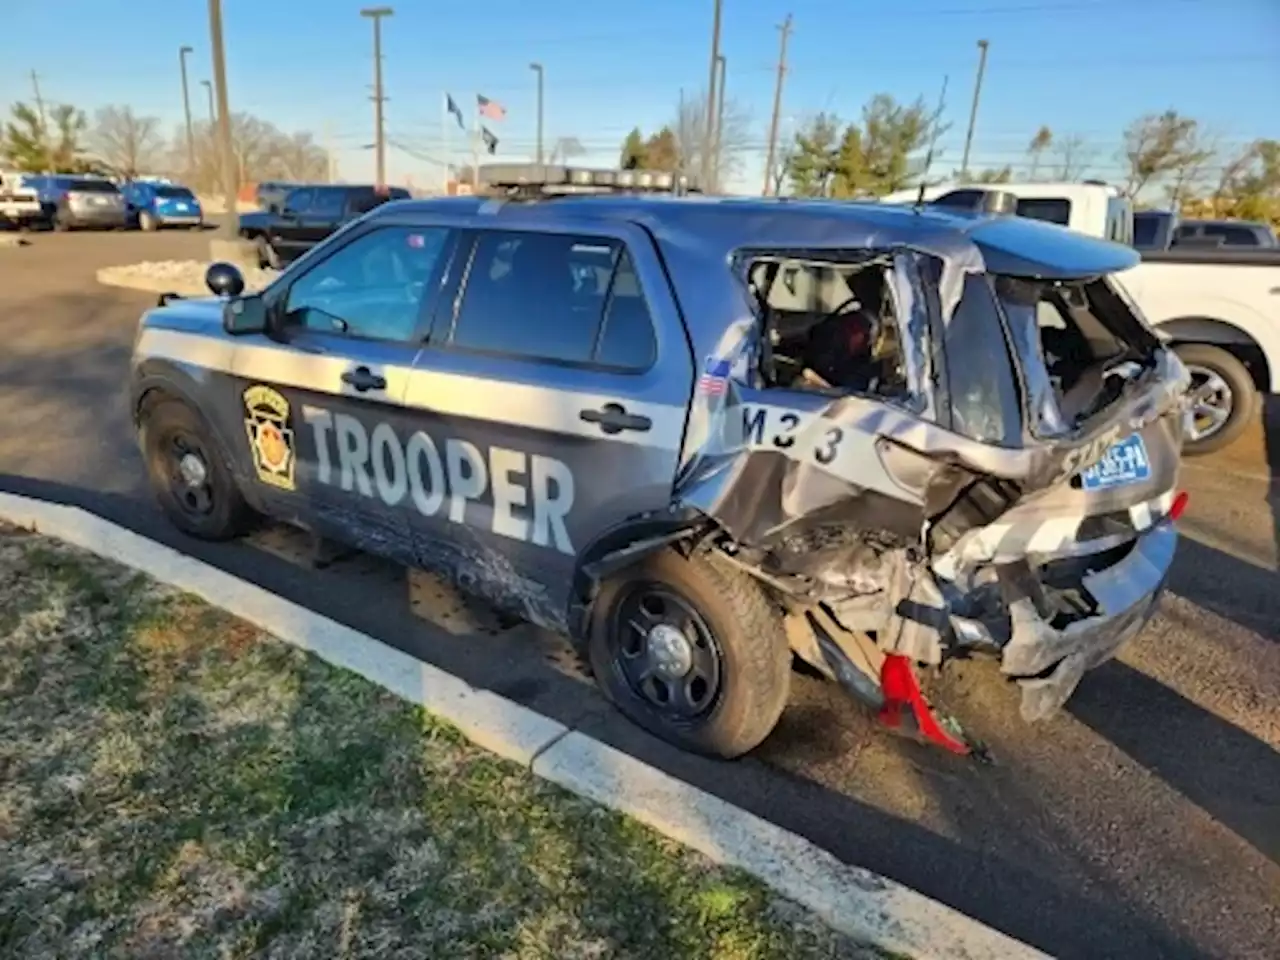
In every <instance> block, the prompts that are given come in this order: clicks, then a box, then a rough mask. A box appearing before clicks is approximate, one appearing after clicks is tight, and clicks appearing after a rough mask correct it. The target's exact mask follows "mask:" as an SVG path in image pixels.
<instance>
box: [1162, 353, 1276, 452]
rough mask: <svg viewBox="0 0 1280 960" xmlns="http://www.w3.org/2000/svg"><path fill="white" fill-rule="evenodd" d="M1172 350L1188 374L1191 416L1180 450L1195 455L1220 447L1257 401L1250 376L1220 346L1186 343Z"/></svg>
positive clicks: (1240, 428)
mask: <svg viewBox="0 0 1280 960" xmlns="http://www.w3.org/2000/svg"><path fill="white" fill-rule="evenodd" d="M1176 350H1177V354H1178V357H1179V358H1180V359H1181V360H1182V362H1183V363H1184V364H1185V365H1186V367H1187V372H1188V373H1190V374H1191V416H1190V423H1189V425H1188V427H1187V435H1186V438H1185V443H1184V446H1183V452H1184V453H1185V454H1186V455H1187V456H1189V457H1198V456H1203V455H1204V454H1207V453H1213V452H1214V451H1215V450H1221V449H1222V448H1223V447H1225V446H1227V445H1228V444H1230V443H1232V442H1233V441H1234V440H1235V439H1236V438H1237V437H1239V436H1240V434H1241V433H1243V432H1244V429H1245V428H1246V427H1247V426H1248V425H1249V420H1250V419H1251V418H1252V416H1253V412H1254V409H1255V406H1256V403H1257V400H1256V399H1255V398H1256V397H1257V390H1256V388H1255V387H1254V384H1253V378H1252V377H1251V376H1250V375H1249V371H1248V369H1247V368H1246V367H1245V365H1244V364H1243V363H1241V362H1240V361H1239V360H1237V359H1236V358H1235V357H1234V356H1232V355H1231V354H1230V353H1228V352H1227V351H1226V350H1223V349H1222V348H1221V347H1213V346H1210V345H1209V344H1206V343H1186V344H1183V345H1181V346H1179V347H1177V348H1176Z"/></svg>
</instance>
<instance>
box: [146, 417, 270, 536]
mask: <svg viewBox="0 0 1280 960" xmlns="http://www.w3.org/2000/svg"><path fill="white" fill-rule="evenodd" d="M139 439H140V441H141V446H142V455H143V459H144V460H145V461H146V468H147V478H148V480H149V481H150V482H151V490H152V493H153V494H154V495H155V498H156V500H157V502H158V503H159V504H160V509H161V510H163V511H164V514H165V516H166V517H168V518H169V522H170V523H172V524H173V525H174V526H175V527H177V528H178V529H179V530H181V531H182V532H183V533H187V534H190V535H191V536H193V537H198V538H199V539H201V540H229V539H231V538H232V537H235V536H236V535H238V534H239V533H241V532H243V530H244V529H245V526H246V524H247V522H248V520H249V517H250V516H251V511H250V510H249V507H248V505H247V504H246V503H245V501H244V497H242V496H241V495H240V490H239V488H238V487H237V486H236V482H235V478H234V477H233V476H232V475H231V470H230V469H229V467H228V465H227V461H226V458H225V457H224V456H223V454H222V451H221V449H220V448H219V446H218V444H217V441H216V440H214V438H213V436H212V434H211V433H210V431H209V428H208V427H207V426H206V425H205V423H204V421H203V420H202V419H201V418H200V416H199V415H198V414H196V412H195V411H193V410H192V409H191V408H190V407H189V406H187V405H186V404H185V403H183V402H182V401H181V400H161V401H159V402H158V403H156V404H155V405H154V406H152V407H151V408H150V409H148V410H147V411H146V412H145V414H144V415H143V419H142V427H141V430H140V432H139ZM180 452H181V456H182V457H183V458H185V455H186V454H193V455H195V456H196V457H197V458H198V459H199V460H200V461H201V463H202V465H203V467H204V468H205V476H204V483H202V484H201V485H200V488H199V489H198V490H197V487H196V486H195V485H194V484H192V483H189V482H185V483H184V479H183V477H182V474H181V471H180V469H179V466H178V464H179V460H180V455H179V453H180Z"/></svg>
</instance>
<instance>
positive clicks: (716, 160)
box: [711, 54, 726, 185]
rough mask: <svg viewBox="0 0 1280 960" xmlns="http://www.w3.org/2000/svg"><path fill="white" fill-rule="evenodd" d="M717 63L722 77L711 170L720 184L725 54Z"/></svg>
mask: <svg viewBox="0 0 1280 960" xmlns="http://www.w3.org/2000/svg"><path fill="white" fill-rule="evenodd" d="M716 63H717V65H718V66H719V68H720V71H719V72H720V78H719V80H718V81H717V87H716V125H715V136H714V138H713V139H712V153H711V170H712V174H713V176H714V177H715V181H716V184H717V185H718V184H719V183H720V153H721V150H720V148H721V146H722V144H721V141H722V140H723V138H724V70H725V66H726V62H725V58H724V54H720V56H718V57H716Z"/></svg>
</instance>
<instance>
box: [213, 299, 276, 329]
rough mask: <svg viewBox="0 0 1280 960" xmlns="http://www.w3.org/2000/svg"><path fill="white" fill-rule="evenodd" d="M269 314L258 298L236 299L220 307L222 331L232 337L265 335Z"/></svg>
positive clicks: (264, 304)
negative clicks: (255, 334) (254, 334)
mask: <svg viewBox="0 0 1280 960" xmlns="http://www.w3.org/2000/svg"><path fill="white" fill-rule="evenodd" d="M268 317H269V312H268V310H267V305H266V303H264V302H263V299H262V298H261V297H259V296H248V297H238V298H237V299H235V300H229V301H228V302H227V303H225V304H223V307H222V329H224V330H226V331H227V333H229V334H231V335H232V336H243V335H244V334H248V333H266V332H267V327H268V325H269V323H268Z"/></svg>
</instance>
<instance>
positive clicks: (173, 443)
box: [158, 430, 214, 517]
mask: <svg viewBox="0 0 1280 960" xmlns="http://www.w3.org/2000/svg"><path fill="white" fill-rule="evenodd" d="M158 453H159V455H160V457H161V458H162V460H163V464H164V471H165V477H166V479H167V481H168V484H169V493H170V495H171V497H172V498H173V501H174V502H175V503H176V504H177V505H178V507H179V509H181V510H182V512H183V513H185V514H187V515H188V516H191V517H206V516H208V515H209V514H210V513H212V512H213V508H214V494H213V471H212V470H211V469H210V467H209V455H208V453H207V452H206V451H205V448H204V444H203V443H201V442H200V438H199V437H197V436H195V435H194V434H192V433H189V432H187V431H186V430H175V431H173V432H171V433H169V434H168V436H167V437H165V438H164V439H163V440H162V441H161V444H160V450H159V451H158ZM187 456H194V457H196V458H197V459H199V461H200V463H201V464H202V465H203V467H204V479H203V480H202V481H201V482H199V483H192V482H191V481H190V480H189V479H188V478H187V476H186V475H185V474H184V473H183V471H182V461H183V459H184V458H185V457H187Z"/></svg>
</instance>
